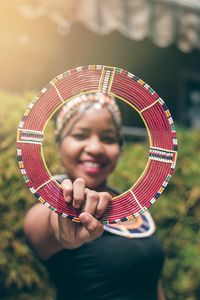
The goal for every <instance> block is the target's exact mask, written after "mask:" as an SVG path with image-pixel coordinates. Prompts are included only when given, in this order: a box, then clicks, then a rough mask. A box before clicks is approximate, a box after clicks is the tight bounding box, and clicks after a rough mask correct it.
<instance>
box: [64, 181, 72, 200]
mask: <svg viewBox="0 0 200 300" xmlns="http://www.w3.org/2000/svg"><path fill="white" fill-rule="evenodd" d="M61 187H62V189H63V196H64V200H65V201H66V202H68V203H69V202H71V201H72V192H73V186H72V182H71V180H70V179H65V180H63V182H62V183H61Z"/></svg>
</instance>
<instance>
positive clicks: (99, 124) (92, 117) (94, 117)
mask: <svg viewBox="0 0 200 300" xmlns="http://www.w3.org/2000/svg"><path fill="white" fill-rule="evenodd" d="M71 124H73V128H72V130H73V131H74V130H81V131H85V132H86V131H88V132H89V131H90V132H91V131H95V130H96V131H99V132H105V133H109V132H115V131H116V126H115V123H114V121H113V118H112V116H111V113H110V112H109V111H108V109H107V108H102V109H100V110H98V111H97V110H95V109H94V108H90V109H88V110H87V111H85V112H84V114H83V115H80V117H79V118H78V119H77V116H74V117H72V119H71V120H70V121H69V123H68V124H66V126H65V129H67V128H69V127H70V126H71Z"/></svg>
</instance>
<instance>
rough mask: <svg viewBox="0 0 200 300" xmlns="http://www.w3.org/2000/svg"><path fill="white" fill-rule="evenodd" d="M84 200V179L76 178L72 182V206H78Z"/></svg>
mask: <svg viewBox="0 0 200 300" xmlns="http://www.w3.org/2000/svg"><path fill="white" fill-rule="evenodd" d="M84 200H85V180H84V179H82V178H77V179H76V180H74V182H73V206H74V207H75V208H80V206H81V205H82V204H83V202H84Z"/></svg>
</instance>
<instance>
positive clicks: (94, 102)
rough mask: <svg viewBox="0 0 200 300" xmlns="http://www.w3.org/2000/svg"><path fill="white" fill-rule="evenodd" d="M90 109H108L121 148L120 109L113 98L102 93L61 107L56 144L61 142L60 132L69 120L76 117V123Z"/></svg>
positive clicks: (78, 98)
mask: <svg viewBox="0 0 200 300" xmlns="http://www.w3.org/2000/svg"><path fill="white" fill-rule="evenodd" d="M90 108H93V109H96V110H100V109H102V108H107V109H108V111H109V112H110V114H111V117H112V120H113V123H114V125H115V127H116V132H117V137H118V142H119V145H120V146H122V144H123V138H122V133H121V129H122V119H121V112H120V109H119V107H118V105H117V103H116V101H115V99H114V97H112V96H110V95H107V94H102V93H92V94H91V93H90V94H83V95H80V96H78V97H75V98H73V99H71V100H69V101H68V102H66V103H65V104H64V105H63V106H62V108H61V110H60V111H59V112H58V114H57V118H56V142H58V143H59V142H60V141H61V139H62V138H61V136H62V131H63V129H64V127H65V125H66V124H67V123H68V122H69V120H71V118H72V117H74V116H75V115H76V116H77V120H76V121H78V120H79V118H80V117H81V116H82V115H83V114H84V113H85V111H86V110H88V109H90ZM76 121H75V122H76Z"/></svg>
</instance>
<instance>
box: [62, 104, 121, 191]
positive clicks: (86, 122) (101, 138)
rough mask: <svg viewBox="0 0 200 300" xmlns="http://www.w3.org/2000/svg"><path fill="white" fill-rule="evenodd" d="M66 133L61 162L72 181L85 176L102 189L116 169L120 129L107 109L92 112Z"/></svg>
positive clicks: (64, 132) (66, 127)
mask: <svg viewBox="0 0 200 300" xmlns="http://www.w3.org/2000/svg"><path fill="white" fill-rule="evenodd" d="M75 120H76V116H75V117H73V118H72V119H71V120H70V121H69V122H68V124H67V125H66V126H65V128H64V129H63V131H62V136H61V137H63V138H62V139H61V143H60V153H61V159H62V162H63V164H64V167H65V168H66V171H67V174H68V176H69V178H70V179H72V180H74V179H76V178H78V177H81V178H83V179H84V180H85V182H86V186H87V187H88V188H92V189H95V188H96V189H98V187H100V186H101V185H102V184H104V183H105V180H106V178H107V176H108V175H109V174H110V173H111V172H112V171H113V169H114V168H115V166H116V163H117V159H118V156H119V153H120V146H119V144H118V140H117V132H116V127H115V125H114V123H113V120H112V117H111V114H110V113H109V111H108V110H107V109H106V108H102V109H100V110H96V109H92V108H90V109H88V110H86V112H85V113H84V114H83V115H82V116H81V117H80V118H79V119H78V121H75Z"/></svg>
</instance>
